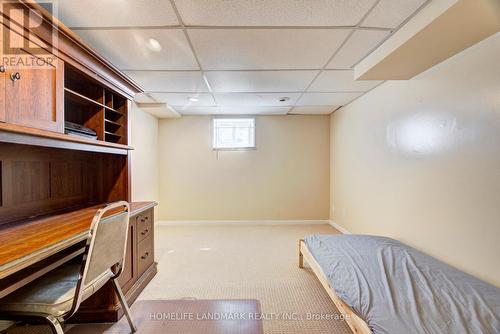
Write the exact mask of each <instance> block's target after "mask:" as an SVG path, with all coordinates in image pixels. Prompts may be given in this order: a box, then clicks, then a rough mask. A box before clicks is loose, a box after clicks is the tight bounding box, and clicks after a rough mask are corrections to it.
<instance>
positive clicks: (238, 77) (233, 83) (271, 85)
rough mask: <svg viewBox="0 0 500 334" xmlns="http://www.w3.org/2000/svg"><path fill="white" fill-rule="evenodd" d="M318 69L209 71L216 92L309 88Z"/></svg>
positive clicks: (284, 90)
mask: <svg viewBox="0 0 500 334" xmlns="http://www.w3.org/2000/svg"><path fill="white" fill-rule="evenodd" d="M317 73H318V71H230V72H207V73H206V76H207V79H208V82H209V83H210V86H211V87H212V90H213V91H214V92H287V91H288V92H290V91H292V92H293V91H302V90H304V89H306V88H307V86H308V85H309V83H310V82H311V80H312V79H313V78H314V76H315V75H316V74H317Z"/></svg>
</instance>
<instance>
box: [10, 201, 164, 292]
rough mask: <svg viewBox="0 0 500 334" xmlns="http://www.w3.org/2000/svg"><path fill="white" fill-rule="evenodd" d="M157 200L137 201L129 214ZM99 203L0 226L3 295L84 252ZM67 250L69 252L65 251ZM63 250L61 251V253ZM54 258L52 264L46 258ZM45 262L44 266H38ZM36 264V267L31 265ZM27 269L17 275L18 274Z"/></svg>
mask: <svg viewBox="0 0 500 334" xmlns="http://www.w3.org/2000/svg"><path fill="white" fill-rule="evenodd" d="M155 205H156V203H155V202H134V203H131V205H130V216H131V217H133V216H135V215H137V214H139V213H141V212H143V211H144V210H148V209H151V208H153V207H154V206H155ZM103 206H104V205H103V204H101V205H96V206H92V207H87V208H83V209H78V210H74V211H70V212H65V213H60V214H56V215H50V216H46V217H43V218H37V219H31V220H27V221H23V222H18V223H12V224H8V225H7V226H0V282H2V281H6V282H4V283H3V284H1V283H0V298H2V297H4V296H5V295H7V294H9V293H11V292H13V291H15V290H16V289H18V288H20V287H21V286H24V285H26V284H28V283H29V282H31V281H33V280H34V279H36V278H38V277H40V276H41V275H43V274H45V273H47V272H48V271H50V270H52V269H54V268H55V267H57V266H59V265H61V264H63V263H65V262H67V261H69V260H71V259H72V258H74V257H76V256H78V255H80V254H82V253H83V246H84V240H86V239H87V237H88V232H89V229H90V224H91V222H92V218H93V217H94V215H95V213H96V212H97V210H98V209H99V208H102V207H103ZM65 250H67V252H64V254H62V253H63V251H65ZM60 253H61V254H60ZM49 258H52V260H53V261H50V264H49V263H47V264H45V263H43V261H44V260H47V259H49ZM39 263H42V264H43V265H42V266H36V265H37V264H39ZM31 266H35V268H34V269H33V270H27V269H28V267H31ZM22 271H25V272H26V273H25V274H23V275H20V276H21V277H16V274H18V273H20V272H22Z"/></svg>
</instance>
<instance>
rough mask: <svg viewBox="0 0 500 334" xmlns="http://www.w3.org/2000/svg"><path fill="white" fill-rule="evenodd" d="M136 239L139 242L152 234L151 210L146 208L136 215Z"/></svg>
mask: <svg viewBox="0 0 500 334" xmlns="http://www.w3.org/2000/svg"><path fill="white" fill-rule="evenodd" d="M136 219H137V241H138V242H141V241H142V240H144V239H146V238H147V237H148V236H150V235H152V234H153V212H152V210H148V211H146V212H144V213H142V214H140V215H138V216H137V218H136Z"/></svg>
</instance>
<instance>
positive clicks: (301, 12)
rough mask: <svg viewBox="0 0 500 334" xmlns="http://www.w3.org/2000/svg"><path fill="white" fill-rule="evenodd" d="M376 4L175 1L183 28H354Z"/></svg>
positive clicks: (353, 0)
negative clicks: (195, 26)
mask: <svg viewBox="0 0 500 334" xmlns="http://www.w3.org/2000/svg"><path fill="white" fill-rule="evenodd" d="M374 3H375V0H349V1H346V0H293V1H291V0H265V1H262V0H231V1H227V0H175V4H176V6H177V8H178V10H179V13H180V15H181V17H182V20H183V21H184V24H186V25H205V26H207V25H210V26H354V25H357V24H358V23H359V21H360V20H361V18H362V17H363V16H364V15H365V14H366V13H367V12H368V10H369V9H370V8H371V6H372V5H373V4H374Z"/></svg>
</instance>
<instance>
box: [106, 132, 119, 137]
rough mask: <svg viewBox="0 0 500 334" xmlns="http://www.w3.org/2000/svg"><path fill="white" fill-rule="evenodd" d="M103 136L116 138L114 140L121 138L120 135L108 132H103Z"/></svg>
mask: <svg viewBox="0 0 500 334" xmlns="http://www.w3.org/2000/svg"><path fill="white" fill-rule="evenodd" d="M104 134H105V135H106V136H113V137H116V138H121V137H122V136H121V135H117V134H116V133H113V132H108V131H104Z"/></svg>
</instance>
